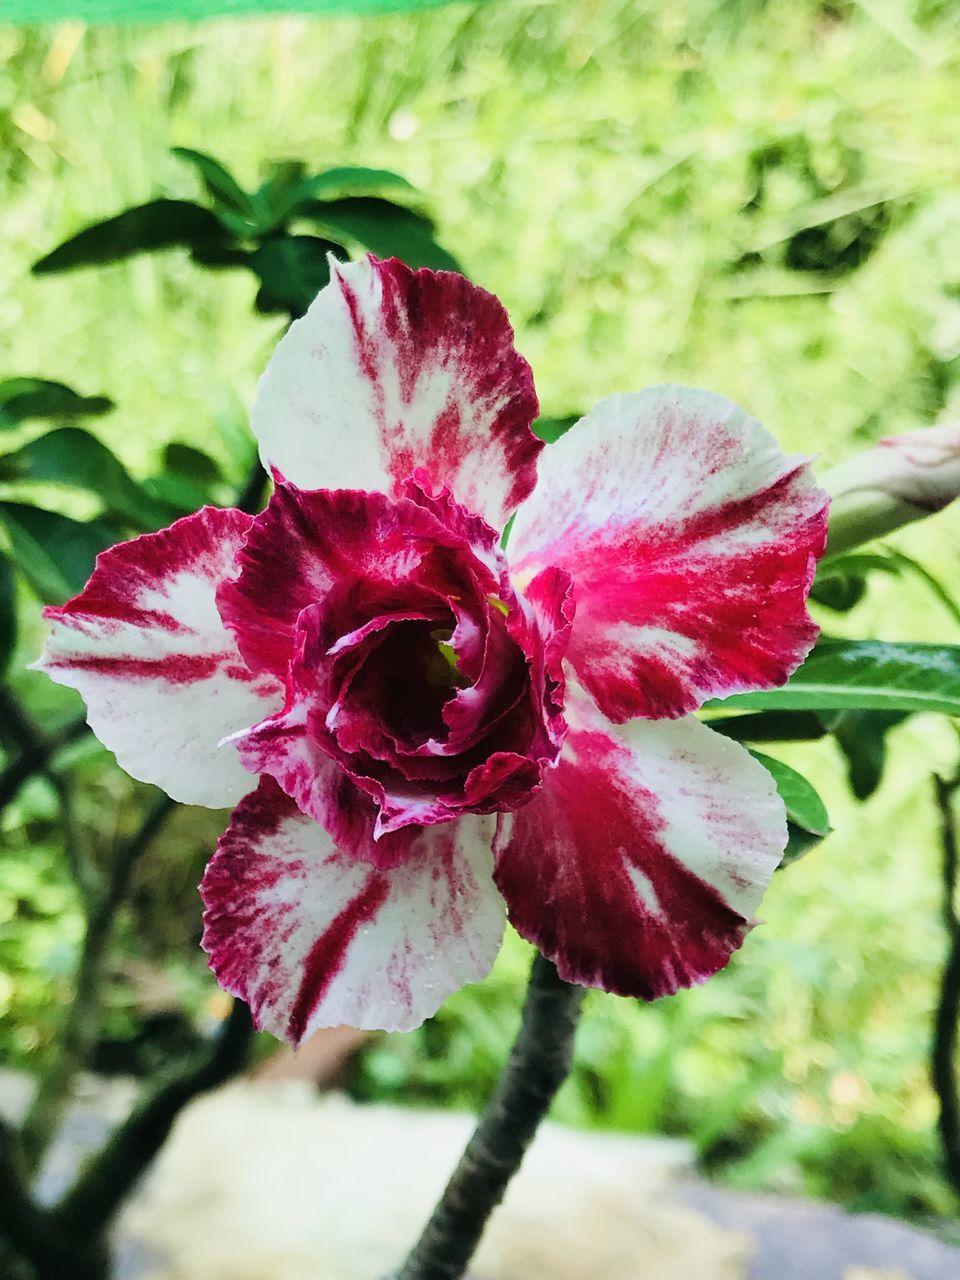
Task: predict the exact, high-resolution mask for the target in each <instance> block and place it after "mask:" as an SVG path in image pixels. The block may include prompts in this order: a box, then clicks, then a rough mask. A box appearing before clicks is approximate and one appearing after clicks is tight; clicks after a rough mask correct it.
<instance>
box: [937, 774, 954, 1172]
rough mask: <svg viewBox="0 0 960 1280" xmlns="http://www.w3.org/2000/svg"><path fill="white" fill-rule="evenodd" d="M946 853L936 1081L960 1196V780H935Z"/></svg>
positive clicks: (943, 1136)
mask: <svg viewBox="0 0 960 1280" xmlns="http://www.w3.org/2000/svg"><path fill="white" fill-rule="evenodd" d="M934 783H935V786H936V790H937V804H938V806H939V809H940V841H941V847H942V849H943V923H944V927H945V929H946V931H947V961H946V964H945V965H944V967H943V973H942V975H941V978H940V1001H939V1004H938V1005H937V1015H936V1018H935V1020H934V1029H933V1047H932V1050H931V1056H930V1075H931V1078H932V1080H933V1087H934V1089H935V1090H936V1094H937V1097H938V1099H939V1100H940V1118H939V1128H940V1141H941V1144H942V1146H943V1162H944V1167H945V1169H946V1172H947V1177H948V1178H949V1179H950V1183H951V1185H952V1186H953V1189H954V1191H956V1193H957V1194H958V1195H960V1098H958V1094H957V1067H956V1051H957V1018H958V1016H960V917H958V915H957V903H956V892H957V873H958V865H957V864H958V853H960V850H958V839H957V821H956V816H955V814H954V809H953V798H954V795H955V794H956V792H957V791H958V790H960V775H958V776H957V777H955V778H952V779H950V780H949V781H947V780H945V779H944V778H939V777H935V778H934Z"/></svg>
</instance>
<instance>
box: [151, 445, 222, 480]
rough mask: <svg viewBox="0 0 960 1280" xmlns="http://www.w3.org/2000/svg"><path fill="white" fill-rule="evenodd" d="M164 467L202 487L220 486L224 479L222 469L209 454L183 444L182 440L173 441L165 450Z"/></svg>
mask: <svg viewBox="0 0 960 1280" xmlns="http://www.w3.org/2000/svg"><path fill="white" fill-rule="evenodd" d="M163 465H164V467H165V468H166V469H167V471H173V472H175V473H176V474H177V475H179V476H185V477H186V479H188V480H193V481H195V482H196V483H197V484H200V485H211V484H219V483H220V481H221V480H222V479H223V475H222V474H221V472H220V468H219V467H218V466H217V464H216V462H214V460H213V458H211V457H210V455H209V453H204V452H203V451H202V450H201V449H195V448H194V447H193V445H190V444H183V442H182V441H180V440H173V441H171V443H170V444H168V445H167V447H166V448H165V449H164V451H163Z"/></svg>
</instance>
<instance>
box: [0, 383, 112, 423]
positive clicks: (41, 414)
mask: <svg viewBox="0 0 960 1280" xmlns="http://www.w3.org/2000/svg"><path fill="white" fill-rule="evenodd" d="M112 408H114V403H113V401H112V400H108V399H107V397H106V396H82V395H80V394H78V392H76V391H74V390H72V388H70V387H68V386H65V385H64V383H62V382H49V381H47V379H45V378H7V379H6V380H5V381H3V382H0V430H8V429H10V428H11V427H18V426H19V425H20V423H21V422H26V421H27V420H28V419H29V418H83V417H96V416H97V415H98V414H101V413H109V412H110V410H111V409H112Z"/></svg>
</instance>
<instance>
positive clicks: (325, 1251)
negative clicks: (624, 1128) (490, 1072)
mask: <svg viewBox="0 0 960 1280" xmlns="http://www.w3.org/2000/svg"><path fill="white" fill-rule="evenodd" d="M472 1124H473V1121H472V1118H471V1117H469V1116H459V1115H454V1114H451V1113H449V1112H442V1113H437V1112H416V1111H399V1110H395V1109H393V1108H390V1107H356V1106H354V1105H352V1104H351V1103H349V1102H347V1101H345V1100H344V1099H342V1098H338V1097H328V1098H326V1099H322V1100H317V1099H316V1098H315V1097H314V1096H312V1095H311V1094H310V1093H308V1092H307V1091H305V1090H304V1089H303V1088H300V1087H291V1086H284V1087H283V1088H282V1089H278V1088H276V1087H268V1086H266V1085H262V1084H260V1085H254V1084H242V1085H235V1086H232V1087H231V1088H229V1089H226V1090H224V1091H222V1092H221V1093H220V1094H218V1095H217V1096H216V1097H213V1098H209V1099H205V1100H202V1101H201V1102H199V1103H197V1104H195V1106H194V1107H193V1108H191V1111H190V1112H189V1113H188V1114H187V1115H186V1116H185V1117H184V1120H183V1122H182V1123H181V1124H179V1125H178V1126H177V1129H176V1131H175V1133H174V1135H173V1138H172V1140H171V1142H170V1143H169V1144H168V1146H167V1148H166V1149H165V1151H164V1153H163V1155H162V1156H161V1159H160V1161H159V1163H158V1165H157V1168H156V1170H155V1172H154V1174H153V1176H152V1177H151V1178H150V1181H149V1183H148V1185H147V1186H146V1187H145V1188H144V1190H143V1192H142V1194H141V1196H140V1197H139V1199H138V1200H137V1202H136V1203H135V1204H134V1205H132V1206H131V1207H130V1209H129V1210H128V1211H127V1213H126V1214H125V1215H124V1219H123V1222H122V1226H121V1233H122V1236H123V1237H124V1238H125V1239H126V1241H127V1242H128V1246H129V1242H137V1243H138V1245H139V1248H140V1259H139V1267H140V1276H141V1277H142V1280H194V1278H195V1277H196V1276H198V1275H202V1276H203V1277H204V1280H317V1277H322V1278H323V1280H377V1278H378V1277H381V1276H383V1275H385V1274H386V1273H387V1272H388V1271H389V1270H390V1269H391V1268H393V1267H394V1266H396V1265H397V1263H398V1262H399V1261H400V1260H401V1259H402V1257H403V1255H404V1253H405V1251H406V1249H407V1248H408V1247H409V1245H410V1244H411V1243H412V1242H413V1239H414V1237H415V1235H416V1233H417V1231H418V1228H419V1226H420V1225H421V1224H422V1223H423V1222H424V1221H425V1220H426V1218H427V1216H428V1214H429V1211H430V1209H431V1207H432V1205H433V1203H434V1201H435V1200H436V1197H437V1196H438V1195H439V1193H440V1191H441V1189H442V1187H443V1185H444V1182H445V1181H446V1178H447V1176H448V1175H449V1173H450V1170H451V1169H452V1168H453V1165H454V1164H455V1162H456V1159H457V1156H458V1155H459V1152H460V1150H461V1149H462V1147H463V1144H464V1143H465V1141H466V1139H467V1137H468V1136H469V1133H470V1130H471V1128H472ZM689 1169H690V1154H689V1150H688V1148H687V1147H686V1146H685V1145H683V1144H681V1143H676V1142H671V1141H661V1140H657V1139H651V1140H644V1141H637V1140H635V1139H631V1138H624V1137H617V1136H611V1135H597V1134H592V1135H585V1134H579V1133H573V1132H571V1131H569V1130H565V1129H561V1128H558V1127H556V1126H552V1125H548V1126H544V1128H543V1129H542V1130H541V1132H540V1133H539V1134H538V1136H537V1139H536V1142H535V1143H534V1146H533V1147H532V1149H531V1151H530V1153H529V1155H528V1157H527V1160H526V1161H525V1163H524V1166H523V1169H522V1171H521V1173H520V1174H519V1176H518V1177H517V1178H516V1179H515V1180H514V1182H513V1184H512V1185H511V1187H510V1191H509V1194H508V1197H507V1200H506V1202H505V1204H504V1205H503V1206H502V1207H501V1209H500V1210H498V1212H497V1214H496V1215H495V1216H494V1219H493V1220H492V1222H491V1224H490V1227H489V1230H488V1232H487V1234H486V1237H485V1239H484V1242H483V1244H482V1246H481V1248H480V1251H479V1252H478V1254H477V1257H476V1260H475V1275H476V1277H477V1280H530V1278H531V1277H540V1276H543V1277H551V1278H552V1280H626V1278H627V1277H629V1276H631V1275H633V1274H636V1275H637V1276H638V1277H639V1276H641V1275H642V1276H643V1277H644V1280H691V1278H692V1277H696V1278H697V1280H743V1278H744V1276H745V1264H746V1260H747V1257H748V1254H749V1242H748V1241H747V1239H746V1238H745V1237H744V1236H742V1235H741V1234H740V1233H738V1232H734V1231H729V1230H727V1229H725V1228H721V1227H718V1226H715V1225H714V1224H713V1223H711V1222H710V1221H709V1220H708V1219H707V1218H706V1217H705V1216H704V1215H702V1214H701V1213H699V1212H697V1211H695V1210H692V1209H690V1208H688V1207H686V1206H684V1205H681V1204H679V1203H660V1202H659V1201H658V1199H657V1197H658V1196H659V1194H660V1193H661V1192H662V1190H663V1188H664V1187H666V1186H668V1185H671V1184H672V1182H673V1180H674V1179H675V1177H676V1175H677V1174H678V1173H680V1172H688V1173H689ZM151 1255H152V1261H151ZM138 1280H139V1278H138Z"/></svg>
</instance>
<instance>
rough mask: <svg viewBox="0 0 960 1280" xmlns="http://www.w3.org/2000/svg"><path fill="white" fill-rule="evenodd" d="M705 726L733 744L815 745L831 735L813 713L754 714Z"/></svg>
mask: <svg viewBox="0 0 960 1280" xmlns="http://www.w3.org/2000/svg"><path fill="white" fill-rule="evenodd" d="M705 723H706V724H709V726H710V728H711V729H713V730H714V731H715V732H717V733H722V734H723V736H724V737H725V738H732V739H733V740H734V742H815V741H817V740H818V739H820V738H825V737H826V736H827V732H828V730H827V727H826V725H825V724H824V723H823V720H822V719H821V718H820V716H818V715H817V714H816V712H814V711H755V712H753V713H752V714H751V715H743V716H723V717H722V718H718V719H715V720H707V721H706V722H705Z"/></svg>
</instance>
